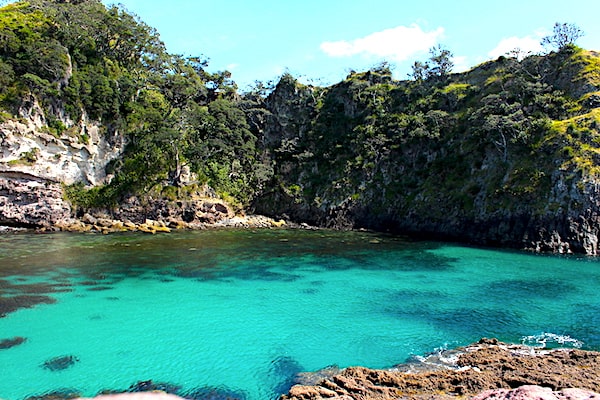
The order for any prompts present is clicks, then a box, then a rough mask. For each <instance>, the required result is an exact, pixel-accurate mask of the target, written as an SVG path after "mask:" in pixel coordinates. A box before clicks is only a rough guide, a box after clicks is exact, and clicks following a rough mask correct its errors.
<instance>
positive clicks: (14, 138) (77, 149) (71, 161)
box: [0, 97, 126, 185]
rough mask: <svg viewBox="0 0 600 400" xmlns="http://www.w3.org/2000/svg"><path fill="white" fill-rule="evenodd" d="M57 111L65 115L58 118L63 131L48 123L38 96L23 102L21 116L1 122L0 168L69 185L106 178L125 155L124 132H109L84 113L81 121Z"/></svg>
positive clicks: (94, 181)
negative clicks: (108, 169)
mask: <svg viewBox="0 0 600 400" xmlns="http://www.w3.org/2000/svg"><path fill="white" fill-rule="evenodd" d="M57 113H58V114H59V115H60V116H61V118H59V119H56V121H58V122H56V123H57V124H60V125H61V126H62V127H63V130H62V131H61V132H60V133H59V131H57V130H56V129H54V130H52V129H51V128H49V127H48V121H47V118H46V116H45V113H44V112H43V110H42V109H41V107H40V106H39V104H38V103H37V101H36V100H35V98H33V97H32V98H30V99H28V100H25V101H23V106H22V107H21V109H20V110H19V115H20V116H21V118H19V119H11V120H8V121H6V122H4V123H2V124H0V168H2V169H3V170H10V171H14V172H22V173H27V174H30V175H33V176H37V177H39V178H43V179H48V180H52V181H58V182H62V183H65V184H67V185H70V184H72V183H75V182H83V183H84V184H86V185H97V184H101V183H104V182H105V181H106V179H107V175H106V171H105V168H106V166H107V165H108V163H109V162H111V161H112V160H114V159H115V158H117V157H119V156H120V155H121V154H122V152H123V150H124V147H125V144H126V141H125V137H124V136H123V135H121V134H119V132H118V131H114V132H107V128H106V127H103V126H102V125H100V124H99V123H96V122H93V121H89V120H88V119H87V117H86V115H85V113H84V114H83V116H82V118H81V120H80V121H79V122H77V123H75V122H73V121H71V120H69V119H68V118H67V117H66V116H64V115H62V114H64V111H62V110H57ZM55 118H56V117H55Z"/></svg>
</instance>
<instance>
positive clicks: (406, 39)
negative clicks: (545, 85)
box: [103, 0, 600, 89]
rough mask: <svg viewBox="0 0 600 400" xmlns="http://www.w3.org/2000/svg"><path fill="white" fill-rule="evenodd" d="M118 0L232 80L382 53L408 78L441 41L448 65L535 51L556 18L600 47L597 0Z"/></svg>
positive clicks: (341, 70) (319, 74)
mask: <svg viewBox="0 0 600 400" xmlns="http://www.w3.org/2000/svg"><path fill="white" fill-rule="evenodd" d="M103 2H104V3H105V4H114V3H120V4H122V5H123V6H124V7H125V8H126V9H127V10H128V11H130V12H132V13H135V14H137V15H138V16H139V17H140V18H141V19H142V20H143V21H144V22H145V23H147V24H148V25H150V26H153V27H155V28H156V29H157V30H158V32H159V33H160V35H161V39H162V40H163V41H164V42H165V44H166V46H167V50H168V51H169V52H171V53H176V54H182V55H184V56H196V55H204V56H206V57H208V58H209V59H210V64H209V67H208V69H209V70H210V71H219V70H225V69H227V70H229V71H231V72H232V75H233V76H232V77H233V79H234V80H235V81H236V82H237V83H238V85H239V86H240V88H242V89H243V88H244V87H246V86H247V85H248V84H251V83H252V82H254V81H255V80H261V81H268V80H272V79H275V80H276V79H277V78H278V77H279V76H281V74H282V73H284V72H285V71H288V72H290V73H292V75H294V76H296V77H298V78H300V79H301V80H303V81H306V82H311V83H314V84H320V85H323V84H332V83H335V82H338V81H340V80H342V79H343V78H344V77H345V76H346V75H347V74H348V72H349V71H350V70H351V69H353V70H357V71H361V70H366V69H368V68H370V67H372V66H374V65H376V64H378V63H380V62H381V61H388V62H389V63H390V64H391V65H392V66H393V67H394V74H395V77H396V78H398V79H405V78H407V74H408V73H409V72H410V71H411V65H412V64H413V62H414V61H416V60H426V59H427V57H428V50H429V48H431V47H432V46H435V45H438V44H441V45H443V46H444V47H446V48H448V49H449V50H450V51H452V53H453V54H454V56H455V60H454V62H455V69H454V71H455V72H459V71H461V70H466V69H468V68H470V67H473V66H475V65H477V64H479V63H481V62H483V61H486V60H489V59H493V58H496V57H498V56H499V55H502V54H503V53H505V52H506V51H508V50H511V49H514V48H515V47H519V48H521V49H522V50H524V51H534V52H540V51H543V49H542V48H541V47H539V42H540V40H541V38H542V37H543V36H545V35H548V34H549V33H551V31H552V27H553V25H554V23H555V22H569V23H574V24H576V25H577V26H578V27H579V28H581V29H582V30H583V31H584V32H585V36H583V37H582V38H580V39H579V40H578V41H577V44H578V45H580V46H581V47H584V48H587V49H590V50H600V23H598V16H599V15H600V1H598V0H581V1H577V0H571V1H556V0H545V1H542V0H503V1H483V0H478V1H472V0H462V1H461V0H454V1H450V0H445V1H439V0H429V1H427V0H420V1H419V0H411V1H404V0H376V1H364V0H360V1H359V0H344V1H339V0H303V1H285V0H253V1H250V0H228V1H223V0H221V1H219V0H210V1H209V0H169V1H153V0H118V1H117V2H115V1H110V0H103Z"/></svg>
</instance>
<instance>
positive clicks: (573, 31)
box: [541, 22, 584, 50]
mask: <svg viewBox="0 0 600 400" xmlns="http://www.w3.org/2000/svg"><path fill="white" fill-rule="evenodd" d="M583 35H584V32H583V31H582V30H581V29H579V27H578V26H577V25H575V24H570V23H566V22H563V23H560V22H556V23H555V24H554V28H553V29H552V35H548V36H546V37H544V38H543V39H542V42H541V44H542V46H544V47H555V48H556V49H558V50H562V49H564V48H565V47H567V46H572V45H574V44H575V42H576V41H577V39H579V38H580V37H582V36H583Z"/></svg>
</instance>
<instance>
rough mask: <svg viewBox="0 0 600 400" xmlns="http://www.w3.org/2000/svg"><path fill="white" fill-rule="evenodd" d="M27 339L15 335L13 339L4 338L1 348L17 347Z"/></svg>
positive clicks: (0, 341)
mask: <svg viewBox="0 0 600 400" xmlns="http://www.w3.org/2000/svg"><path fill="white" fill-rule="evenodd" d="M26 340H27V339H26V338H24V337H20V336H17V337H14V338H12V339H3V340H0V350H5V349H10V348H11V347H15V346H18V345H20V344H21V343H24V342H25V341H26Z"/></svg>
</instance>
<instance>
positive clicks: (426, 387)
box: [281, 339, 600, 400]
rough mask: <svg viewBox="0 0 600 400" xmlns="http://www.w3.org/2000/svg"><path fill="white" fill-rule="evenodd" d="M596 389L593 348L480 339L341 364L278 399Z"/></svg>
mask: <svg viewBox="0 0 600 400" xmlns="http://www.w3.org/2000/svg"><path fill="white" fill-rule="evenodd" d="M309 376H310V375H309ZM308 383H310V380H309V382H308ZM574 389H577V390H574ZM598 393H600V353H598V352H593V351H584V350H579V349H553V350H549V349H544V348H534V347H528V346H523V345H510V344H506V343H502V342H499V341H497V340H495V339H482V340H480V341H479V342H478V343H475V344H472V345H470V346H466V347H464V348H459V349H455V350H449V351H445V352H443V353H440V354H436V355H433V356H431V357H428V358H426V359H424V360H423V361H422V362H420V363H414V364H412V363H409V364H403V365H400V366H398V367H397V368H393V369H390V370H372V369H368V368H363V367H351V368H346V369H344V370H342V371H340V372H339V373H334V374H332V375H330V376H326V377H321V379H320V380H318V382H316V383H313V384H300V385H296V386H294V387H292V388H291V389H290V391H289V393H287V394H286V395H283V396H282V397H281V400H321V399H338V400H376V399H377V400H381V399H415V400H423V399H439V400H445V399H456V398H476V399H477V400H484V399H500V398H502V399H558V398H561V399H573V400H574V399H591V398H598V397H600V394H598ZM475 396H476V397H475Z"/></svg>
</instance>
